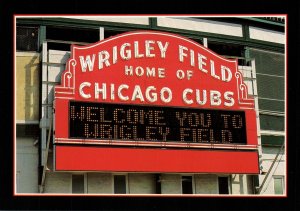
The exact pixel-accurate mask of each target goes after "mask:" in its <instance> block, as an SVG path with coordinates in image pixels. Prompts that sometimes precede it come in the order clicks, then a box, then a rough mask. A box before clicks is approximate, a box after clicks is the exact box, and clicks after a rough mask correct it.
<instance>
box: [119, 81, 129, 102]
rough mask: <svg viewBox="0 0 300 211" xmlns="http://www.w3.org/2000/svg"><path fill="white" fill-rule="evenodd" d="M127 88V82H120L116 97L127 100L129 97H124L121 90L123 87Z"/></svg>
mask: <svg viewBox="0 0 300 211" xmlns="http://www.w3.org/2000/svg"><path fill="white" fill-rule="evenodd" d="M128 88H129V86H128V85H127V84H121V85H120V86H119V88H118V97H119V98H120V99H121V100H123V101H127V100H128V99H129V97H128V96H125V97H124V96H123V95H122V93H121V92H122V90H123V89H128Z"/></svg>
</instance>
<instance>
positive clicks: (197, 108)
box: [54, 31, 258, 173]
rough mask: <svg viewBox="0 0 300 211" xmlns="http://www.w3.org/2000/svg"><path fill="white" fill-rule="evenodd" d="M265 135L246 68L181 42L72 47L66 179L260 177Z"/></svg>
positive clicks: (66, 95) (60, 144)
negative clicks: (101, 174)
mask: <svg viewBox="0 0 300 211" xmlns="http://www.w3.org/2000/svg"><path fill="white" fill-rule="evenodd" d="M256 130H257V128H256V114H255V110H254V99H253V98H250V97H248V90H247V86H246V85H245V84H244V82H243V77H242V74H241V72H239V71H238V64H237V60H229V59H225V58H223V57H220V56H219V55H217V54H215V53H214V52H212V51H210V50H209V49H207V48H205V47H203V46H201V45H199V44H198V43H196V42H194V41H192V40H189V39H187V38H184V37H181V36H178V35H175V34H169V33H164V32H154V31H137V32H130V33H124V34H121V35H118V36H115V37H111V38H108V39H105V40H103V41H100V42H98V43H95V44H92V45H88V46H72V52H71V58H70V59H69V61H68V63H67V67H66V70H65V71H64V72H63V73H62V76H61V85H60V86H56V87H55V141H54V143H55V148H56V170H76V171H78V170H81V171H89V170H97V171H123V172H129V171H136V172H195V173H196V172H210V173H213V172H223V173H226V172H227V173H237V172H238V173H258V155H257V132H256ZM83 145H84V146H83ZM107 147H109V148H107ZM162 148H163V149H162ZM187 148H189V149H193V150H187V151H182V150H183V149H187ZM66 155H67V156H66ZM118 156H119V157H121V158H122V159H118ZM157 156H159V157H160V159H158V160H159V161H160V162H161V165H160V164H159V163H157V164H155V167H153V163H152V164H151V163H149V161H150V160H152V161H154V160H155V159H156V158H157ZM182 156H184V157H182ZM105 157H106V158H107V157H115V159H116V160H119V161H116V160H114V161H109V160H106V159H104V158H105ZM205 158H207V159H205ZM237 158H238V159H241V160H243V163H244V165H245V166H248V167H243V168H241V166H242V165H241V163H240V162H241V161H237V160H236V159H237ZM104 160H106V161H105V164H104V163H103V162H102V161H104ZM121 160H123V161H126V162H125V163H124V162H123V161H121ZM92 161H94V162H92ZM234 161H236V162H234ZM91 162H92V163H91ZM135 162H136V163H135ZM157 162H158V161H157ZM199 162H200V163H201V165H200V166H199ZM211 162H213V164H214V165H213V166H214V167H213V168H211ZM228 162H230V164H228ZM163 163H165V164H163ZM170 165H171V166H173V167H171V168H170ZM226 165H227V166H228V168H227V167H226ZM130 166H131V167H130ZM132 166H136V168H132ZM188 166H193V167H191V168H189V167H188ZM221 166H222V167H221Z"/></svg>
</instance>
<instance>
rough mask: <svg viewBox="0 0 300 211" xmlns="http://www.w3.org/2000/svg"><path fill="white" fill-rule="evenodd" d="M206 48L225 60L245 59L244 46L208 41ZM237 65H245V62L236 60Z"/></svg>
mask: <svg viewBox="0 0 300 211" xmlns="http://www.w3.org/2000/svg"><path fill="white" fill-rule="evenodd" d="M208 48H209V49H210V50H212V51H214V52H215V53H217V54H219V55H221V56H223V57H225V58H229V59H230V58H232V59H234V58H244V57H245V49H244V46H240V45H232V44H224V43H215V42H212V43H211V42H209V40H208ZM238 64H239V65H246V64H247V63H246V61H245V60H244V59H239V60H238Z"/></svg>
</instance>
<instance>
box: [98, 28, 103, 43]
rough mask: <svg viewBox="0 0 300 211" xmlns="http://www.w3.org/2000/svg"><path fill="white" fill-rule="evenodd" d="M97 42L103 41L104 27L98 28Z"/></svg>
mask: <svg viewBox="0 0 300 211" xmlns="http://www.w3.org/2000/svg"><path fill="white" fill-rule="evenodd" d="M99 40H104V27H100V28H99Z"/></svg>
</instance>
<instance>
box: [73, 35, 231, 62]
mask: <svg viewBox="0 0 300 211" xmlns="http://www.w3.org/2000/svg"><path fill="white" fill-rule="evenodd" d="M137 35H161V36H168V37H172V38H176V39H181V40H184V41H185V42H189V43H191V44H193V45H195V46H197V47H199V48H201V49H202V50H205V51H207V52H209V53H211V54H212V55H214V56H216V57H218V58H220V59H222V60H224V61H227V62H233V63H236V62H237V59H227V58H224V57H222V56H220V55H219V54H217V53H215V52H213V51H212V50H210V49H208V48H206V47H204V46H203V45H201V44H199V43H197V42H195V41H193V40H191V39H189V38H186V37H184V36H181V35H177V34H173V33H168V32H161V31H155V30H137V31H131V32H125V33H121V34H118V35H115V36H111V37H109V38H106V39H104V40H100V41H98V42H96V43H91V44H88V45H85V46H79V45H76V44H73V45H72V47H71V49H72V53H73V52H74V51H76V50H84V49H91V48H95V47H98V46H100V45H102V44H104V43H107V42H110V41H113V40H116V39H119V38H123V37H127V36H137Z"/></svg>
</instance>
